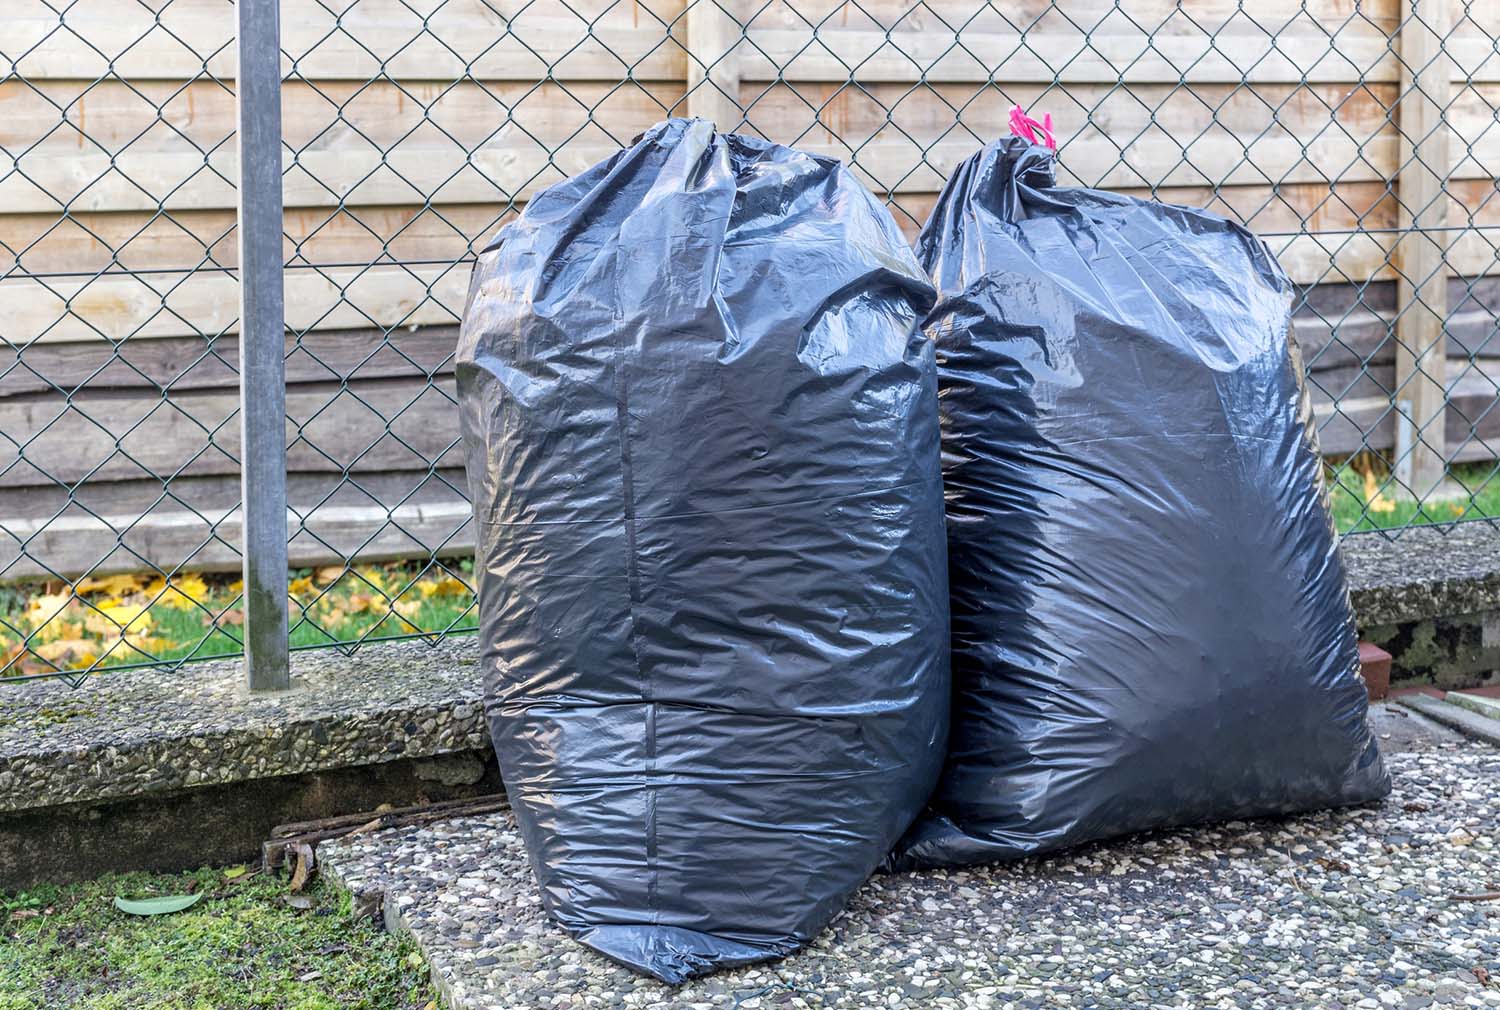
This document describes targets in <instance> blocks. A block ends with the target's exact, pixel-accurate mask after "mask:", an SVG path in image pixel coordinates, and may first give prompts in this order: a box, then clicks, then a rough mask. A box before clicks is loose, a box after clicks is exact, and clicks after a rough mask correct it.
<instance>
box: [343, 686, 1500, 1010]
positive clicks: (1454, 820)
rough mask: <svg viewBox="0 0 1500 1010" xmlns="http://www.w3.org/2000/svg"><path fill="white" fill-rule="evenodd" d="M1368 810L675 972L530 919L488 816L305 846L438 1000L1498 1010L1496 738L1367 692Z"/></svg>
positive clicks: (902, 910) (1200, 842) (938, 885)
mask: <svg viewBox="0 0 1500 1010" xmlns="http://www.w3.org/2000/svg"><path fill="white" fill-rule="evenodd" d="M1372 718H1373V719H1374V721H1375V725H1376V729H1377V732H1378V733H1379V735H1380V737H1381V741H1382V745H1383V747H1384V749H1385V750H1386V757H1387V762H1388V765H1389V767H1390V769H1391V773H1392V776H1393V779H1394V782H1395V790H1394V792H1393V794H1392V795H1391V797H1390V798H1389V799H1388V800H1386V801H1385V802H1384V803H1382V804H1381V805H1379V806H1375V807H1364V808H1354V809H1345V810H1337V811H1324V812H1319V813H1313V814H1307V815H1303V816H1298V817H1293V818H1289V819H1285V820H1279V821H1256V822H1232V823H1228V824H1220V825H1212V826H1207V827H1201V828H1196V829H1191V830H1183V831H1176V832H1163V833H1157V834H1152V835H1145V836H1137V837H1133V838H1128V839H1124V840H1120V841H1116V842H1111V843H1105V844H1099V845H1093V846H1089V847H1086V848H1082V849H1078V850H1074V851H1071V852H1067V853H1064V854H1061V855H1058V856H1053V857H1051V858H1043V859H1033V860H1027V861H1025V862H1021V863H1014V864H1009V865H998V866H985V867H976V868H973V869H968V870H962V871H948V872H942V871H939V872H928V873H915V874H904V875H898V876H878V877H876V878H874V879H873V880H871V881H870V882H869V884H867V885H866V886H865V887H864V888H863V889H862V890H861V891H860V892H859V893H858V894H857V895H855V897H854V899H853V900H852V901H851V903H850V905H849V907H848V909H847V910H846V911H845V912H844V913H843V914H842V915H840V916H839V917H838V918H837V919H836V920H835V921H834V923H833V924H832V925H831V926H830V927H829V928H828V929H827V930H825V931H824V932H823V934H822V935H820V936H819V937H818V938H817V939H816V941H815V942H814V943H813V944H812V945H811V946H810V947H809V948H807V949H806V950H804V951H802V952H800V953H798V954H796V955H794V956H792V957H789V958H787V959H786V960H784V961H781V962H776V963H768V964H762V965H756V966H752V967H748V968H742V969H739V970H735V971H728V972H723V973H720V974H717V975H711V976H709V977H707V978H704V979H698V980H695V981H693V982H690V983H688V984H687V985H685V986H681V987H678V988H672V987H669V986H665V985H662V984H661V983H659V982H655V981H653V980H650V979H646V978H642V977H640V976H637V975H635V974H634V973H632V972H630V971H629V970H627V969H625V968H622V967H619V966H617V965H615V964H613V963H611V962H609V961H607V960H605V959H604V958H602V957H600V956H598V955H596V954H594V953H592V952H591V951H588V950H586V949H585V948H583V947H582V946H580V945H578V944H577V943H574V942H573V941H572V940H570V939H568V937H567V936H565V935H564V934H563V932H562V931H561V930H560V929H559V928H558V927H556V926H555V925H553V924H552V923H551V922H550V921H549V920H548V919H547V918H546V916H545V915H544V913H543V911H542V909H541V905H540V900H539V898H538V895H537V892H536V887H535V884H534V882H533V880H532V878H531V875H530V870H529V868H528V866H527V864H526V859H525V853H524V851H523V849H522V846H521V842H520V839H519V837H518V835H517V834H516V831H515V828H514V824H513V822H512V820H511V818H510V816H509V814H508V813H500V814H494V815H490V816H485V817H474V818H466V819H457V820H452V821H447V822H444V823H440V824H436V825H431V826H427V827H423V828H409V829H394V830H390V831H384V832H376V833H372V834H369V835H363V836H358V837H354V838H350V839H345V840H343V841H340V842H337V843H332V844H328V845H325V846H324V847H323V848H322V849H320V862H321V864H322V866H323V870H324V872H325V873H327V874H329V875H330V876H331V877H332V878H333V879H335V880H336V881H337V882H339V883H340V884H341V886H343V887H345V888H347V889H348V890H350V891H351V892H352V893H353V894H354V895H355V896H356V897H357V898H358V899H360V900H359V903H360V904H361V905H363V906H366V907H368V906H370V905H372V904H374V903H376V902H382V903H383V907H384V912H385V918H386V922H387V924H388V925H389V926H390V927H391V928H393V929H397V930H403V931H406V932H409V933H411V934H412V935H413V936H414V937H415V939H416V941H417V943H418V944H419V946H420V948H421V950H422V951H423V953H424V955H425V956H426V957H427V959H428V962H429V964H430V966H431V970H432V973H433V977H434V979H435V980H436V981H437V983H438V986H439V988H440V989H441V991H442V992H443V993H444V997H445V999H446V1000H447V1002H448V1003H449V1004H450V1005H451V1006H452V1007H454V1008H456V1010H502V1008H503V1010H511V1008H530V1007H541V1008H550V1010H558V1008H583V1007H651V1008H666V1007H689V1008H694V1010H698V1008H708V1007H745V1008H747V1010H753V1008H772V1007H776V1008H780V1007H797V1008H817V1007H905V1006H934V1007H997V1008H998V1007H1132V1008H1135V1007H1256V1008H1259V1007H1280V1006H1289V1007H1327V1008H1359V1010H1379V1008H1382V1007H1391V1008H1404V1010H1406V1008H1409V1010H1416V1008H1420V1007H1427V1006H1462V1007H1500V901H1477V900H1462V898H1461V897H1458V896H1464V895H1468V896H1477V895H1481V894H1483V893H1487V892H1494V891H1500V838H1497V833H1500V823H1497V822H1500V815H1497V814H1500V811H1497V802H1496V798H1495V795H1496V790H1497V789H1500V750H1496V749H1494V748H1491V747H1487V746H1485V745H1483V744H1477V743H1472V742H1468V741H1464V740H1462V739H1460V738H1459V737H1457V736H1456V735H1455V734H1452V733H1450V732H1448V731H1446V730H1443V729H1442V728H1441V727H1437V726H1435V725H1434V724H1432V723H1430V722H1428V721H1427V720H1424V719H1422V718H1421V717H1420V716H1418V715H1415V714H1404V713H1403V712H1402V711H1401V710H1398V709H1395V708H1386V707H1385V706H1377V707H1376V709H1375V710H1374V713H1373V716H1372Z"/></svg>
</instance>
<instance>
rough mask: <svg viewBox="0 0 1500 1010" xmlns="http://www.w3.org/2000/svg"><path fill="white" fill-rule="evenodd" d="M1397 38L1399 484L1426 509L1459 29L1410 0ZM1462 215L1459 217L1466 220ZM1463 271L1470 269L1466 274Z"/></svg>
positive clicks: (1435, 420) (1439, 360)
mask: <svg viewBox="0 0 1500 1010" xmlns="http://www.w3.org/2000/svg"><path fill="white" fill-rule="evenodd" d="M1401 9H1402V14H1403V21H1402V27H1401V32H1400V37H1399V42H1398V45H1399V48H1400V51H1401V100H1400V103H1399V105H1398V106H1397V108H1398V123H1399V126H1400V133H1401V155H1402V157H1401V166H1400V170H1399V172H1398V174H1397V182H1396V187H1397V190H1398V195H1399V208H1400V211H1399V213H1400V228H1401V235H1400V242H1399V244H1398V245H1397V247H1396V249H1395V254H1396V263H1397V264H1398V266H1399V270H1398V271H1397V276H1396V292H1397V294H1396V313H1397V315H1396V388H1395V390H1394V391H1393V393H1392V397H1393V402H1394V403H1395V405H1396V410H1397V413H1398V415H1399V416H1398V420H1397V422H1396V423H1397V425H1398V426H1400V427H1402V429H1403V431H1404V432H1405V433H1406V434H1407V435H1408V436H1409V438H1408V439H1406V440H1403V441H1409V443H1410V446H1411V449H1410V451H1409V452H1408V453H1405V454H1403V458H1401V459H1399V460H1397V461H1396V475H1397V477H1398V478H1399V479H1400V480H1401V482H1402V483H1403V484H1405V485H1406V487H1407V489H1409V490H1410V491H1411V492H1412V493H1413V494H1415V495H1416V496H1417V497H1418V498H1419V499H1420V498H1423V497H1425V496H1426V495H1427V494H1428V493H1429V492H1430V491H1431V490H1432V489H1434V488H1436V487H1437V486H1438V485H1439V484H1441V483H1442V480H1443V477H1444V476H1445V473H1446V460H1447V453H1446V451H1445V448H1444V437H1445V428H1446V427H1447V426H1446V424H1445V423H1444V421H1443V416H1444V415H1443V409H1444V403H1445V401H1446V382H1445V379H1444V365H1445V363H1446V358H1447V350H1446V348H1445V347H1444V343H1443V322H1444V319H1445V318H1446V316H1447V314H1448V271H1449V269H1450V265H1449V262H1448V258H1447V246H1448V243H1449V241H1450V239H1451V236H1450V235H1449V234H1448V232H1447V230H1446V226H1447V223H1448V216H1449V211H1448V208H1449V204H1450V202H1451V198H1450V197H1449V195H1448V193H1447V192H1446V188H1447V183H1448V173H1449V170H1450V168H1451V165H1452V152H1451V150H1450V134H1449V129H1448V125H1447V123H1446V122H1445V121H1444V113H1445V110H1446V109H1447V108H1448V100H1449V95H1450V94H1451V89H1450V85H1449V82H1450V77H1451V75H1452V69H1451V67H1450V65H1449V62H1448V56H1447V54H1446V53H1445V52H1444V50H1443V43H1444V38H1445V37H1446V36H1447V34H1448V32H1449V31H1450V29H1451V26H1452V24H1453V11H1452V3H1451V2H1450V0H1403V2H1402V5H1401ZM1461 211H1462V208H1460V212H1461ZM1460 269H1462V268H1460Z"/></svg>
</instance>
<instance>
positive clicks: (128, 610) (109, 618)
mask: <svg viewBox="0 0 1500 1010" xmlns="http://www.w3.org/2000/svg"><path fill="white" fill-rule="evenodd" d="M151 623H152V621H151V615H150V614H149V613H147V606H146V604H144V603H125V602H123V601H120V600H105V601H104V602H102V603H96V604H94V609H92V610H90V611H89V612H88V613H87V614H85V615H84V618H83V626H84V627H85V628H87V629H88V630H89V631H92V632H93V633H94V634H96V635H104V636H105V637H108V638H116V637H119V636H120V635H121V634H125V633H129V632H135V633H136V634H142V633H144V632H147V631H149V630H151Z"/></svg>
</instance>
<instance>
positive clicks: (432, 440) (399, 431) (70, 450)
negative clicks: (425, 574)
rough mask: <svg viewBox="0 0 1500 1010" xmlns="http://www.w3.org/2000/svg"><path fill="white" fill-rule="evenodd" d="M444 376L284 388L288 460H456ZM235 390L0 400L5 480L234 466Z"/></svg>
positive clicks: (420, 465) (318, 466) (361, 466)
mask: <svg viewBox="0 0 1500 1010" xmlns="http://www.w3.org/2000/svg"><path fill="white" fill-rule="evenodd" d="M454 397H455V394H454V389H453V380H452V378H451V377H449V376H442V377H438V378H436V379H434V380H432V381H431V382H427V381H425V380H422V379H416V380H411V379H394V380H366V381H360V382H351V383H348V384H347V385H346V386H340V385H337V384H331V383H319V384H312V385H298V386H292V387H291V388H289V389H288V390H287V417H288V422H287V440H288V446H289V448H288V450H287V469H288V470H289V471H293V472H311V473H319V472H321V473H329V472H345V471H349V472H366V473H368V472H381V471H396V470H416V471H422V470H426V469H429V468H431V467H434V466H436V467H453V466H459V465H461V464H462V459H461V453H460V452H459V449H458V447H457V440H458V437H459V432H458V415H457V412H456V410H455V409H454ZM238 410H239V395H238V393H237V392H236V391H210V390H201V391H199V390H195V391H185V392H181V393H174V394H173V395H171V396H170V397H167V398H164V397H162V396H161V395H160V394H156V395H154V396H153V395H150V394H143V393H134V392H133V393H110V392H103V391H100V392H95V391H91V390H86V391H84V392H80V393H78V394H75V395H74V396H72V397H70V398H69V400H68V401H67V402H63V401H61V400H60V399H59V398H57V397H55V396H39V397H31V398H25V397H22V398H14V399H9V400H3V401H0V430H3V431H6V432H13V433H18V434H21V435H22V437H21V439H20V441H21V445H20V446H19V448H18V447H17V446H16V445H14V444H13V443H12V442H11V441H10V440H9V439H7V440H5V441H3V442H0V473H3V474H4V476H5V482H6V486H7V487H12V488H14V487H30V486H40V487H46V486H49V485H51V486H55V485H57V484H59V483H63V484H75V483H77V482H79V481H82V480H89V481H97V480H144V479H165V478H171V477H177V476H183V475H189V476H199V475H214V474H228V473H238V472H239V462H238V457H239V445H240V432H239V423H238V421H237V412H238Z"/></svg>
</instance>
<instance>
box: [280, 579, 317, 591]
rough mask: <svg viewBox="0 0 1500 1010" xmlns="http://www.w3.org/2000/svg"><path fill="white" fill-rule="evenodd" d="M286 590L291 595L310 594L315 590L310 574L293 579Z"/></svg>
mask: <svg viewBox="0 0 1500 1010" xmlns="http://www.w3.org/2000/svg"><path fill="white" fill-rule="evenodd" d="M287 592H289V593H291V594H292V595H293V596H311V595H312V594H313V593H315V592H317V590H316V588H315V587H314V586H313V580H312V576H310V575H304V576H302V577H301V578H300V579H293V580H292V582H291V585H289V586H288V587H287Z"/></svg>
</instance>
